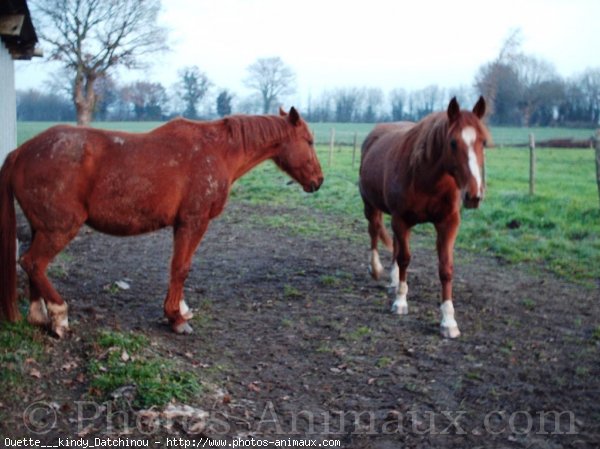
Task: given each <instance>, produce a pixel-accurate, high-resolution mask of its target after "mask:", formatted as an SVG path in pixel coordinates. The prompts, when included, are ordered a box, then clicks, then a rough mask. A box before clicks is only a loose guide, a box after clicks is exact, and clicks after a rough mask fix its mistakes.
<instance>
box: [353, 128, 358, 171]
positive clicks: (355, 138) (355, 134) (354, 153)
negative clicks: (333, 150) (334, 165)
mask: <svg viewBox="0 0 600 449" xmlns="http://www.w3.org/2000/svg"><path fill="white" fill-rule="evenodd" d="M357 142H358V133H357V132H354V143H353V144H352V170H354V160H355V159H356V144H357Z"/></svg>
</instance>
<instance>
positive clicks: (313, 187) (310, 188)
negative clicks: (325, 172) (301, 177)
mask: <svg viewBox="0 0 600 449" xmlns="http://www.w3.org/2000/svg"><path fill="white" fill-rule="evenodd" d="M321 184H323V177H322V176H321V177H319V179H318V180H317V181H311V182H310V184H308V185H307V186H304V191H305V192H307V193H314V192H316V191H317V190H319V189H320V188H321Z"/></svg>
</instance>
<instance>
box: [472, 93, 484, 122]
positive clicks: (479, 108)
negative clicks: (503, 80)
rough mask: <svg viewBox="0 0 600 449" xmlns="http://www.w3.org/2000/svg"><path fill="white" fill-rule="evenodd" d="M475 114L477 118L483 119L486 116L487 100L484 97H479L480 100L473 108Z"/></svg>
mask: <svg viewBox="0 0 600 449" xmlns="http://www.w3.org/2000/svg"><path fill="white" fill-rule="evenodd" d="M473 114H475V115H476V116H477V118H479V119H481V118H483V116H484V115H485V100H484V99H483V96H479V100H477V103H476V104H475V106H473Z"/></svg>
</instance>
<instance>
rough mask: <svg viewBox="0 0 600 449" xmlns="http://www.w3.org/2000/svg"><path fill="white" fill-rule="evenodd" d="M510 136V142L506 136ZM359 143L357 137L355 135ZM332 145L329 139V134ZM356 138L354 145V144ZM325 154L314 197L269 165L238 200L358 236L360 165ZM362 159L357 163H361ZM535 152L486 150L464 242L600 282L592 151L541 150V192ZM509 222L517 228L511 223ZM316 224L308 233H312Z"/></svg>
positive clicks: (28, 128) (276, 220)
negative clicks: (289, 208)
mask: <svg viewBox="0 0 600 449" xmlns="http://www.w3.org/2000/svg"><path fill="white" fill-rule="evenodd" d="M50 125H51V123H40V122H37V123H36V122H31V123H19V126H18V138H19V142H20V143H21V142H23V141H24V140H26V139H27V138H29V137H32V136H33V135H35V134H36V133H38V132H40V131H41V130H43V129H45V128H47V127H48V126H50ZM157 125H158V123H155V122H143V123H138V122H122V123H110V122H109V123H102V124H99V126H101V127H102V128H113V129H122V130H126V131H133V132H138V131H144V130H148V129H152V128H153V127H155V126H157ZM311 127H312V128H313V130H314V131H315V133H316V134H317V142H321V141H322V140H323V139H321V138H319V137H318V136H319V135H320V133H321V134H322V133H325V135H326V136H328V135H329V130H330V129H331V127H335V128H336V136H337V137H336V139H337V138H338V137H342V136H353V134H354V132H355V131H356V132H357V133H358V142H359V145H360V142H361V141H362V138H363V137H364V135H366V134H367V133H368V132H369V130H370V129H371V128H372V125H370V124H329V123H320V124H314V125H311ZM530 131H531V130H529V129H527V128H493V129H492V135H493V136H494V138H495V139H497V136H512V138H513V139H524V140H525V141H526V139H527V135H528V133H529V132H530ZM534 132H535V133H536V136H538V137H537V138H538V139H539V140H543V139H548V138H554V137H558V136H563V137H565V136H568V137H576V138H586V136H587V137H589V136H590V135H591V134H592V132H593V131H592V130H570V129H569V130H562V131H561V130H560V129H538V130H534ZM502 138H505V137H502ZM350 139H352V137H350ZM325 140H328V137H326V139H325ZM350 141H351V140H350ZM317 149H318V152H319V156H320V159H321V161H322V164H323V166H324V170H325V174H326V183H325V184H324V186H323V188H322V189H321V190H320V191H319V192H317V193H316V194H314V195H306V194H304V193H303V192H302V191H301V190H300V189H298V187H297V186H295V185H287V182H288V180H289V178H287V176H285V175H284V174H282V173H280V172H279V171H278V170H277V169H276V168H275V167H274V165H273V164H271V163H267V164H263V165H262V166H261V167H259V168H258V169H256V170H254V171H252V172H250V173H249V174H248V175H246V177H244V178H243V179H241V180H240V181H239V182H238V183H237V185H236V186H235V187H234V190H233V192H232V200H234V201H248V202H252V203H256V204H260V203H269V204H281V205H291V204H293V205H297V206H300V207H311V208H317V209H320V210H323V211H324V212H326V213H328V214H333V215H335V216H336V220H338V221H339V223H340V226H339V227H337V228H336V229H332V230H323V229H321V226H320V225H319V224H318V223H314V224H312V225H306V224H304V225H302V226H303V227H302V228H298V229H296V230H297V231H298V232H303V233H315V234H317V233H318V234H323V233H324V238H327V233H335V235H338V236H339V235H343V236H346V237H348V238H360V239H363V240H364V241H365V245H366V242H367V238H366V231H365V234H364V235H362V234H361V235H355V231H353V226H352V225H355V224H365V229H366V222H365V221H364V218H363V215H362V203H361V200H360V197H359V195H358V191H357V187H356V183H357V180H358V176H357V171H358V160H357V161H356V163H355V166H354V167H352V150H351V148H348V147H337V148H336V150H335V151H334V154H333V163H332V166H331V167H328V166H327V164H328V160H329V149H328V145H325V144H322V145H318V148H317ZM358 157H359V156H358V154H357V159H358ZM528 164H529V154H528V151H527V150H525V149H517V148H510V147H507V148H493V149H490V150H488V152H487V179H488V191H487V197H486V201H485V202H484V203H483V205H482V207H481V208H480V209H478V210H474V211H464V212H463V223H462V226H461V232H460V234H459V238H458V245H459V247H462V248H468V249H470V250H473V251H477V252H484V253H488V254H490V255H494V256H496V257H499V258H502V259H504V260H506V261H508V262H511V263H520V262H529V263H531V264H532V265H534V266H539V267H544V268H547V269H550V270H551V271H553V272H555V273H557V274H559V275H561V276H565V277H567V278H570V279H574V280H579V281H583V282H585V283H594V282H597V280H598V279H600V209H599V207H598V192H597V187H596V183H595V165H594V152H593V150H558V149H556V150H555V149H540V150H538V151H537V176H536V195H535V196H533V197H530V196H529V194H528V174H529V167H528ZM289 218H290V217H285V216H279V217H265V223H266V224H268V225H273V226H288V227H295V226H299V225H297V224H296V222H295V221H294V220H293V219H289ZM509 223H511V224H512V226H510V227H509V226H507V225H508V224H509ZM307 226H309V228H307ZM416 233H417V234H418V235H419V234H420V235H424V236H427V238H431V239H432V238H433V228H432V227H431V226H428V225H423V226H420V227H418V228H417V232H416Z"/></svg>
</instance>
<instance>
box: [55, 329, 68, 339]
mask: <svg viewBox="0 0 600 449" xmlns="http://www.w3.org/2000/svg"><path fill="white" fill-rule="evenodd" d="M68 333H69V328H68V327H66V326H57V327H55V328H53V329H52V334H53V335H54V336H55V337H56V338H58V339H59V340H62V339H63V338H65V336H66V335H67V334H68Z"/></svg>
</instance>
